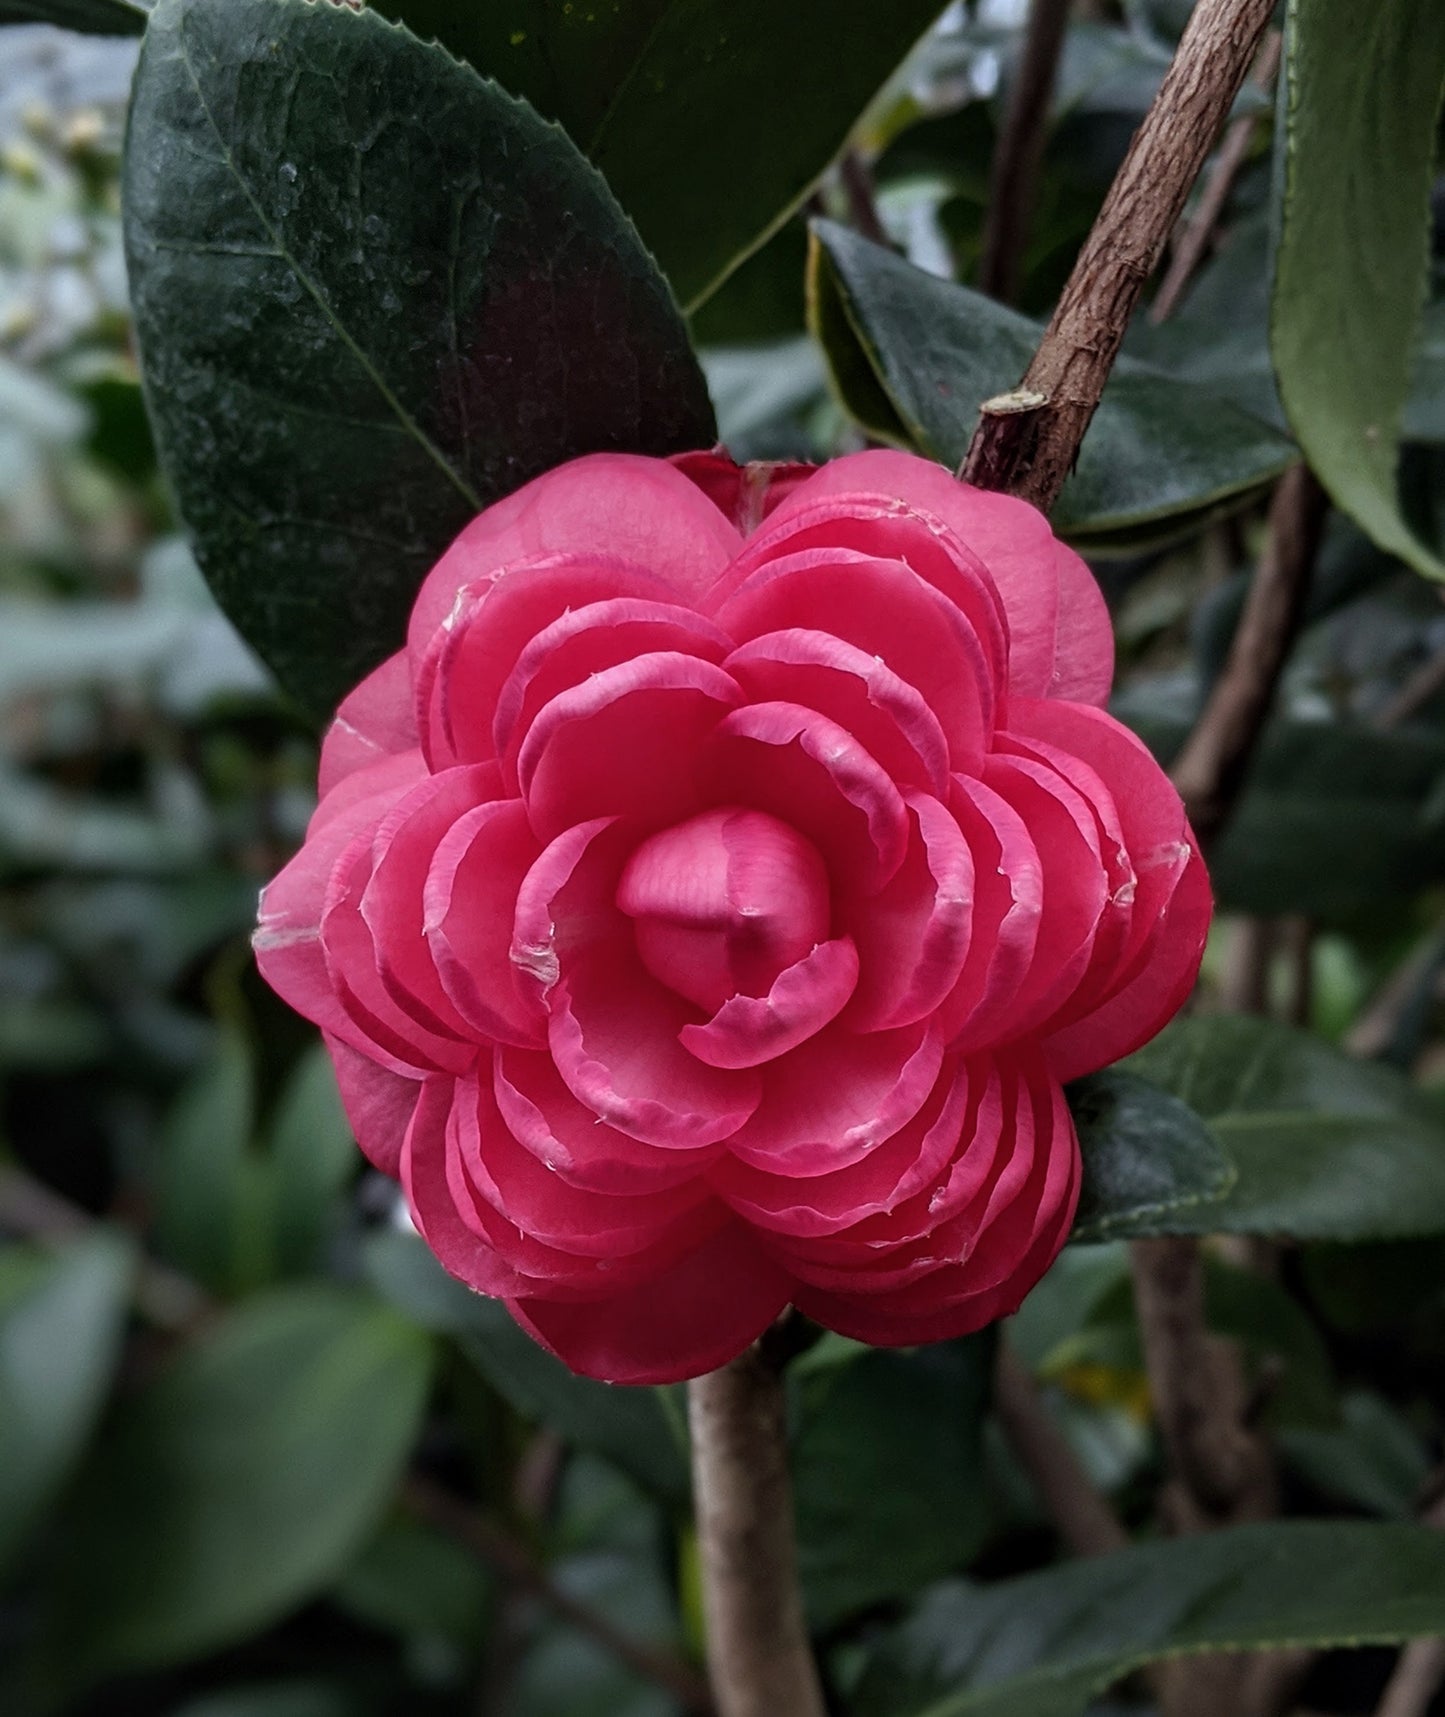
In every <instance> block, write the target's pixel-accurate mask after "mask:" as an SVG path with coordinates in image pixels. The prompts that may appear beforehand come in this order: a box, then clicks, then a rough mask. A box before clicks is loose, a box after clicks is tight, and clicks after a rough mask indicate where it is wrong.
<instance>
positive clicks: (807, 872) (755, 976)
mask: <svg viewBox="0 0 1445 1717" xmlns="http://www.w3.org/2000/svg"><path fill="white" fill-rule="evenodd" d="M617 904H618V906H619V907H620V908H621V909H622V911H623V912H625V913H626V914H627V915H628V917H629V918H631V919H632V920H633V921H634V927H635V934H636V938H637V952H638V955H639V956H640V958H641V960H642V963H643V965H644V966H646V967H647V969H648V971H649V972H651V973H652V975H653V977H655V978H656V979H657V980H658V981H659V982H660V983H663V984H666V985H667V987H668V988H669V989H671V990H674V991H676V993H677V994H678V995H681V996H686V997H687V999H688V1000H689V1001H691V1002H696V1003H697V1005H698V1006H699V1007H700V1008H702V1009H704V1011H706V1012H707V1013H714V1012H716V1010H717V1009H718V1008H720V1007H721V1006H722V1004H723V1003H724V1002H725V1001H727V1000H728V999H729V998H730V997H732V996H735V995H746V996H761V995H766V994H767V992H768V990H769V988H770V987H771V985H772V982H773V980H774V979H775V978H776V977H777V976H778V974H779V973H780V972H781V971H783V970H784V969H785V968H786V967H788V966H791V965H792V964H793V963H794V962H795V961H797V960H801V959H802V958H804V956H806V955H808V954H810V953H811V952H812V951H813V949H814V948H815V947H816V946H817V944H818V943H820V942H824V941H826V940H827V939H828V936H829V925H830V916H831V911H830V900H829V891H828V874H827V871H826V870H825V869H824V867H823V861H822V859H821V858H820V857H819V856H818V853H817V850H816V849H815V848H814V846H813V844H812V843H811V842H810V841H808V840H806V839H805V838H804V837H803V836H802V835H800V834H799V833H798V832H797V830H796V829H793V828H790V827H789V826H788V825H787V824H786V823H784V822H782V821H780V820H779V819H778V818H777V817H770V816H768V815H767V813H766V812H763V811H752V810H746V809H743V808H741V807H738V806H726V805H725V806H721V807H719V808H717V809H715V810H711V811H704V812H702V813H701V814H700V815H699V816H696V817H690V818H689V819H688V820H687V821H686V822H684V823H676V824H674V825H673V826H672V827H671V828H670V829H663V830H662V831H661V832H660V833H658V834H655V835H653V836H652V837H651V838H650V839H648V840H646V841H644V842H643V843H642V845H641V846H639V847H638V849H637V851H636V852H634V853H633V855H632V857H631V858H630V859H629V860H628V863H627V866H626V869H625V870H624V871H623V873H622V880H621V882H620V883H619V885H618V889H617Z"/></svg>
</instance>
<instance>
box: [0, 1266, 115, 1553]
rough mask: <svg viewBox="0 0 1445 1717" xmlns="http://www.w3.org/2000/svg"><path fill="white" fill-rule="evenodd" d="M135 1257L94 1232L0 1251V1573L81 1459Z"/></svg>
mask: <svg viewBox="0 0 1445 1717" xmlns="http://www.w3.org/2000/svg"><path fill="white" fill-rule="evenodd" d="M132 1265H133V1259H132V1256H131V1250H130V1247H129V1246H128V1245H127V1244H126V1243H125V1242H124V1241H123V1240H122V1239H121V1238H120V1237H119V1236H118V1235H112V1234H109V1233H97V1234H96V1235H95V1236H93V1237H91V1238H88V1239H85V1240H79V1241H75V1242H72V1243H71V1244H69V1245H67V1246H66V1247H65V1249H64V1250H63V1251H62V1252H60V1253H59V1254H58V1255H56V1256H53V1257H52V1256H46V1255H42V1254H36V1253H32V1252H30V1251H28V1250H21V1249H20V1248H18V1247H16V1248H12V1249H10V1250H7V1251H5V1252H0V1572H4V1571H5V1570H7V1569H8V1566H9V1564H10V1563H11V1562H12V1561H13V1560H14V1557H15V1555H16V1552H17V1551H18V1550H19V1549H20V1548H21V1547H22V1545H23V1544H24V1542H25V1539H26V1537H27V1535H28V1534H29V1532H30V1529H31V1528H32V1527H33V1526H34V1524H35V1522H36V1520H37V1519H38V1517H39V1515H40V1514H41V1512H42V1511H43V1510H44V1509H45V1508H46V1507H47V1506H48V1504H49V1503H50V1502H51V1501H52V1499H53V1498H54V1495H55V1493H56V1490H57V1489H58V1488H59V1486H60V1484H61V1483H62V1481H63V1480H64V1479H65V1477H66V1475H67V1474H68V1472H69V1471H70V1468H71V1467H72V1465H73V1464H74V1463H75V1461H76V1460H77V1459H78V1458H79V1456H80V1454H81V1451H82V1449H83V1448H84V1446H85V1441H86V1439H87V1437H88V1436H89V1435H90V1431H91V1428H92V1426H93V1425H94V1423H95V1421H96V1419H97V1417H98V1416H99V1414H100V1410H101V1407H102V1405H103V1404H104V1401H105V1394H106V1390H107V1388H108V1387H109V1384H110V1380H111V1374H112V1372H113V1371H114V1369H115V1363H116V1360H117V1359H118V1358H119V1356H120V1340H121V1334H122V1332H123V1330H124V1327H125V1312H126V1303H127V1299H128V1297H129V1293H130V1279H131V1271H132Z"/></svg>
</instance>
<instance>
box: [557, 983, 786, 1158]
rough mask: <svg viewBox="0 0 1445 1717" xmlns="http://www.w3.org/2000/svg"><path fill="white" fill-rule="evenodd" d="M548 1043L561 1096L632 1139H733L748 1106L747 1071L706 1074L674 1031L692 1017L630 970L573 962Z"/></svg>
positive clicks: (752, 1089) (752, 1085)
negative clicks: (566, 1093) (562, 1084)
mask: <svg viewBox="0 0 1445 1717" xmlns="http://www.w3.org/2000/svg"><path fill="white" fill-rule="evenodd" d="M551 1005H552V1015H551V1020H550V1030H549V1039H550V1042H551V1046H552V1056H553V1059H554V1060H555V1061H556V1063H557V1071H558V1072H559V1073H560V1074H561V1075H562V1077H563V1079H564V1080H565V1081H566V1083H567V1086H568V1089H569V1090H570V1091H571V1092H572V1094H573V1095H574V1096H575V1097H576V1098H577V1100H578V1102H580V1103H583V1104H585V1105H586V1106H587V1108H589V1109H590V1110H591V1111H592V1112H593V1114H594V1115H596V1116H597V1117H598V1118H599V1119H600V1120H603V1121H605V1122H607V1124H608V1125H609V1126H612V1127H616V1128H617V1130H618V1131H619V1132H623V1133H630V1134H631V1135H632V1136H633V1138H634V1139H641V1140H643V1141H644V1142H645V1143H647V1144H651V1145H660V1146H674V1145H676V1146H681V1147H683V1148H684V1149H696V1148H697V1147H698V1146H700V1145H714V1144H717V1143H718V1142H719V1141H720V1140H722V1139H726V1138H728V1137H730V1136H731V1135H732V1134H734V1133H735V1132H736V1131H737V1130H738V1128H739V1127H741V1126H742V1125H743V1123H744V1122H745V1121H746V1120H747V1119H748V1117H749V1116H750V1115H751V1114H752V1113H753V1111H754V1110H755V1109H756V1108H757V1106H758V1098H759V1094H760V1086H759V1080H758V1075H757V1073H756V1072H755V1071H754V1070H753V1069H751V1068H741V1069H730V1068H729V1069H724V1068H718V1067H709V1066H707V1065H706V1064H705V1063H704V1062H701V1061H699V1060H698V1059H697V1058H696V1056H693V1055H689V1054H688V1052H687V1051H686V1050H685V1049H684V1048H683V1047H682V1045H681V1043H680V1042H679V1041H678V1033H679V1031H680V1030H681V1029H682V1027H683V1026H684V1025H686V1024H687V1023H688V1022H689V1021H690V1020H692V1019H695V1018H696V1011H695V1010H694V1009H693V1008H691V1007H690V1006H689V1005H688V1004H687V1003H686V1002H684V1001H682V1000H681V998H680V997H678V996H675V995H674V994H673V993H672V992H671V991H670V990H665V989H664V988H663V987H662V985H661V984H659V983H657V982H655V981H654V980H653V979H652V978H650V977H649V976H648V975H647V974H646V973H645V972H643V971H642V968H641V967H640V966H638V965H636V964H635V963H633V962H631V961H628V960H626V959H625V958H619V957H616V956H613V957H610V958H609V957H608V956H607V955H606V954H598V953H591V954H584V955H583V956H581V957H580V958H579V959H577V960H575V961H573V962H572V963H571V964H570V966H569V969H568V970H567V972H566V973H565V974H564V975H563V977H562V978H561V979H560V980H559V982H558V984H557V987H556V989H555V990H553V992H552V997H551Z"/></svg>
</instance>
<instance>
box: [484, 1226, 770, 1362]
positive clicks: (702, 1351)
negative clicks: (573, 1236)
mask: <svg viewBox="0 0 1445 1717" xmlns="http://www.w3.org/2000/svg"><path fill="white" fill-rule="evenodd" d="M790 1288H791V1284H790V1282H789V1280H788V1277H787V1275H786V1273H785V1272H784V1271H783V1270H781V1269H780V1268H779V1267H778V1265H777V1264H776V1263H774V1262H773V1261H772V1259H770V1258H769V1257H768V1256H767V1254H766V1253H765V1252H764V1251H763V1250H762V1248H761V1247H760V1246H759V1245H758V1244H757V1242H756V1241H755V1240H754V1239H753V1237H752V1235H751V1234H749V1232H748V1230H747V1228H746V1227H745V1226H744V1224H742V1223H740V1222H729V1223H728V1224H727V1225H726V1226H724V1227H722V1228H720V1229H719V1230H718V1231H717V1232H716V1233H715V1234H714V1235H713V1236H712V1237H711V1239H709V1240H707V1241H705V1242H704V1243H703V1244H702V1245H701V1246H699V1247H698V1248H697V1250H696V1251H694V1252H691V1253H689V1254H688V1255H687V1256H686V1257H684V1258H682V1259H680V1260H679V1261H678V1262H677V1263H676V1264H674V1265H673V1266H672V1268H671V1269H669V1270H666V1271H664V1272H662V1273H661V1274H660V1275H659V1276H658V1277H657V1278H656V1279H655V1280H653V1281H650V1282H646V1283H644V1284H642V1285H640V1286H638V1287H636V1288H633V1289H630V1290H628V1291H626V1292H623V1293H614V1294H610V1295H609V1296H608V1297H607V1298H606V1299H599V1300H592V1301H582V1302H576V1303H569V1304H559V1303H555V1302H550V1301H537V1300H532V1299H526V1298H521V1297H519V1298H517V1299H515V1300H513V1301H511V1302H510V1303H509V1309H510V1311H511V1313H512V1315H513V1317H515V1318H516V1320H517V1322H518V1323H519V1324H521V1326H522V1328H523V1329H525V1330H526V1331H527V1332H528V1333H529V1334H530V1335H532V1336H534V1337H535V1338H536V1339H537V1340H538V1341H539V1342H541V1344H542V1345H543V1347H545V1348H546V1349H547V1350H548V1351H549V1352H551V1353H554V1354H556V1356H557V1358H558V1359H560V1360H561V1361H562V1362H563V1363H564V1364H565V1365H570V1366H571V1367H572V1369H573V1370H574V1371H580V1372H582V1373H583V1374H584V1375H585V1376H588V1377H600V1378H603V1379H605V1380H606V1381H607V1382H610V1383H634V1384H636V1383H654V1384H655V1383H676V1382H680V1381H681V1380H682V1379H684V1378H688V1377H698V1376H701V1374H702V1373H703V1372H705V1371H715V1370H716V1369H717V1368H718V1366H720V1365H726V1364H727V1362H728V1361H729V1360H730V1359H736V1358H737V1356H738V1355H739V1354H740V1353H741V1352H742V1351H743V1349H744V1348H745V1347H747V1346H748V1345H749V1344H750V1343H751V1342H753V1341H756V1340H757V1338H758V1337H759V1336H760V1335H761V1334H762V1333H763V1331H764V1330H765V1329H766V1328H767V1327H768V1325H769V1324H770V1323H772V1321H773V1319H774V1318H776V1317H777V1316H778V1314H779V1313H780V1312H781V1311H782V1309H783V1307H784V1306H785V1305H786V1304H787V1303H788V1296H789V1292H790Z"/></svg>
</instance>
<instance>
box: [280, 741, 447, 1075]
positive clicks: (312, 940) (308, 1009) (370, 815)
mask: <svg viewBox="0 0 1445 1717" xmlns="http://www.w3.org/2000/svg"><path fill="white" fill-rule="evenodd" d="M423 772H424V771H423V765H422V761H421V755H420V753H419V752H410V753H408V754H406V755H405V756H403V757H401V758H388V759H385V760H383V761H382V762H381V763H378V764H375V765H372V766H371V767H369V768H366V769H362V770H358V771H357V772H356V773H355V774H354V775H352V776H351V777H350V779H349V780H348V781H347V782H346V783H345V784H344V785H343V786H342V787H341V789H340V790H339V791H338V792H337V793H334V794H333V795H332V796H331V799H329V800H328V801H327V802H326V803H325V804H324V805H323V806H322V807H321V808H320V809H318V811H317V813H316V816H315V817H313V818H312V822H311V829H310V830H309V831H308V833H307V836H306V840H305V842H304V843H303V845H302V847H301V849H300V851H299V852H298V853H297V854H296V856H295V857H294V858H293V859H292V860H291V862H290V863H289V864H288V865H287V866H286V867H285V869H284V870H282V871H281V872H280V873H279V875H277V876H276V877H274V878H273V879H272V880H271V881H270V882H269V883H268V884H267V885H266V887H265V888H264V889H262V891H261V905H260V910H259V914H258V917H257V923H256V930H255V934H254V935H253V937H252V945H253V946H254V948H255V950H256V964H257V965H258V966H259V967H260V970H261V976H262V977H263V978H265V980H266V982H267V983H268V984H269V985H270V986H271V988H272V989H273V990H275V992H276V993H277V995H279V996H280V997H281V999H282V1000H283V1001H285V1002H287V1003H289V1005H290V1006H291V1007H293V1008H295V1009H296V1011H297V1013H299V1014H302V1015H304V1016H305V1018H307V1019H309V1020H312V1021H313V1022H314V1023H315V1024H317V1025H319V1026H322V1027H324V1028H325V1029H326V1030H328V1031H331V1032H333V1033H335V1034H336V1035H337V1036H338V1037H340V1038H342V1039H343V1040H344V1041H345V1042H347V1043H350V1044H351V1045H352V1047H353V1048H357V1049H360V1050H362V1051H363V1053H364V1052H365V1049H366V1046H367V1039H366V1038H365V1037H364V1036H362V1035H361V1034H360V1033H359V1032H358V1031H357V1029H356V1027H355V1025H354V1024H353V1023H352V1022H351V1020H350V1019H349V1017H348V1016H347V1014H346V1012H345V1010H344V1009H343V1008H342V1007H341V1005H340V1003H339V1001H338V1000H337V997H336V991H335V988H334V986H333V985H332V982H331V978H330V975H329V973H328V972H327V969H326V956H325V954H324V953H323V951H322V947H321V913H322V909H323V907H324V905H325V901H326V890H327V887H328V885H329V883H330V881H331V876H332V873H333V871H334V870H335V869H336V865H337V862H338V860H339V859H340V858H341V855H342V853H343V852H344V851H345V850H346V848H347V847H348V846H350V845H351V843H352V842H353V841H355V840H356V839H357V838H358V837H359V836H362V837H364V836H369V834H370V832H371V830H372V829H374V828H375V827H376V825H377V824H378V823H379V822H380V821H381V819H382V818H383V817H384V816H385V815H386V813H387V812H388V811H389V810H390V809H391V807H392V806H393V805H394V804H395V803H396V801H397V800H398V799H400V798H401V797H402V796H403V794H405V793H406V792H407V791H408V789H409V788H411V787H412V786H413V785H414V784H415V782H416V781H417V779H418V778H419V777H420V776H421V775H422V774H423ZM368 788H370V789H371V790H370V791H368ZM323 812H325V813H326V815H325V816H324V817H323Z"/></svg>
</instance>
